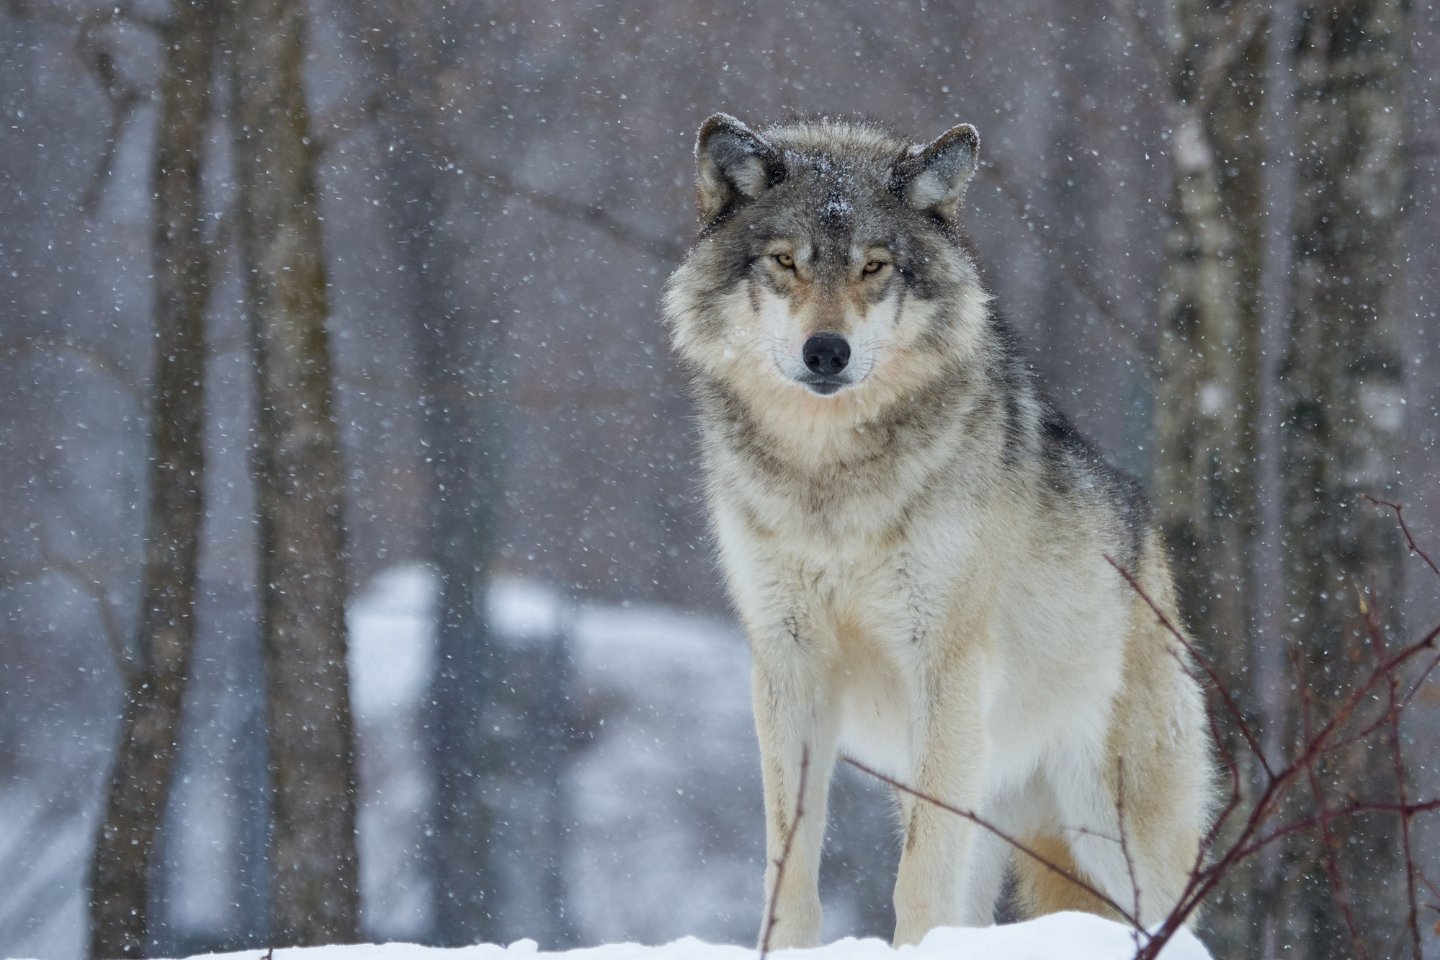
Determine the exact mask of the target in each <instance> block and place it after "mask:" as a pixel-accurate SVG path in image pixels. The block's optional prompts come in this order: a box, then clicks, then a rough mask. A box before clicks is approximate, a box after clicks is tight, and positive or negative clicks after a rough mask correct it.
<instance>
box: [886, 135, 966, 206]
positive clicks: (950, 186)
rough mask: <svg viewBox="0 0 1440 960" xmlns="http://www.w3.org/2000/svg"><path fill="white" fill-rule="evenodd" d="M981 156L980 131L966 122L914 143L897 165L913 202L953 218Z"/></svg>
mask: <svg viewBox="0 0 1440 960" xmlns="http://www.w3.org/2000/svg"><path fill="white" fill-rule="evenodd" d="M979 158H980V134H978V133H976V132H975V128H974V127H972V126H970V124H968V123H962V124H960V125H959V126H958V127H951V128H950V129H949V130H946V131H945V132H944V133H942V134H940V136H938V137H936V138H935V139H934V140H932V141H930V142H929V143H928V144H926V145H925V146H923V147H922V146H914V147H911V148H910V150H909V152H908V153H907V154H906V155H905V156H904V157H903V158H902V159H901V160H900V162H899V163H898V164H896V165H895V177H896V183H897V186H898V187H899V188H900V189H901V191H902V193H903V196H904V197H905V201H906V202H907V203H909V204H910V206H912V207H914V208H915V209H916V210H922V211H925V212H928V213H933V214H935V215H936V216H938V217H940V218H941V219H944V220H950V219H952V218H954V216H955V212H956V211H957V210H959V209H960V201H961V200H963V199H964V198H965V187H966V186H967V185H968V184H969V183H970V178H971V177H973V176H974V175H975V167H976V165H977V164H978V162H979Z"/></svg>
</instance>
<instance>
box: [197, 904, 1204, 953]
mask: <svg viewBox="0 0 1440 960" xmlns="http://www.w3.org/2000/svg"><path fill="white" fill-rule="evenodd" d="M1135 952H1136V942H1135V934H1134V931H1132V930H1131V929H1130V928H1128V927H1125V926H1122V925H1121V924H1118V923H1113V922H1111V921H1109V920H1104V919H1102V918H1100V917H1096V916H1092V915H1091V914H1088V913H1056V914H1051V915H1050V916H1046V917H1040V918H1039V919H1036V920H1030V921H1027V922H1025V923H1013V924H1007V925H1005V926H997V927H986V928H984V929H965V930H962V929H957V928H943V929H939V930H932V931H931V932H930V935H929V936H927V937H926V938H925V941H924V942H923V943H921V944H920V945H919V946H918V947H900V948H899V949H898V950H895V949H892V948H891V947H890V945H889V944H888V943H885V942H884V941H881V940H855V939H849V938H847V939H845V940H839V941H836V942H835V943H832V944H829V945H827V946H823V947H817V948H815V949H813V950H776V951H773V952H772V956H773V957H775V958H776V960H957V958H964V960H1062V958H1063V960H1131V958H1133V957H1134V956H1135ZM755 956H756V952H755V951H754V950H753V949H750V948H748V947H736V946H722V945H717V944H711V943H705V942H704V941H701V940H696V939H694V938H693V937H687V938H685V939H683V940H676V941H675V942H674V943H669V944H666V945H665V946H661V947H647V946H641V945H639V944H634V943H616V944H606V945H604V946H599V947H584V948H581V949H577V950H567V951H563V952H553V953H552V952H549V951H542V950H540V949H539V948H538V947H537V946H536V944H535V941H534V940H520V941H518V942H516V943H512V944H510V946H508V947H500V946H494V945H490V944H483V945H480V946H475V947H460V948H457V949H449V950H442V949H439V948H436V947H419V946H414V945H412V944H405V943H387V944H366V945H359V946H334V947H307V948H304V949H293V950H276V951H275V952H274V960H517V958H520V957H563V958H565V960H754V958H755ZM1160 957H1161V960H1212V958H1211V956H1210V953H1209V952H1208V951H1207V950H1206V949H1205V948H1204V947H1203V946H1201V945H1200V941H1199V940H1196V939H1195V936H1194V935H1193V934H1191V933H1190V932H1189V931H1188V930H1182V931H1180V933H1179V934H1178V935H1177V936H1176V937H1175V938H1174V939H1172V940H1171V941H1170V943H1169V944H1167V945H1166V947H1165V949H1164V950H1162V951H1161V952H1160ZM221 958H225V960H260V955H259V954H258V953H257V952H256V951H247V952H244V953H230V954H212V955H210V956H209V957H207V958H200V957H196V958H193V960H221Z"/></svg>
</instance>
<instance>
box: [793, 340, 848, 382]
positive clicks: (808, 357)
mask: <svg viewBox="0 0 1440 960" xmlns="http://www.w3.org/2000/svg"><path fill="white" fill-rule="evenodd" d="M800 352H801V354H802V355H803V356H804V357H805V366H806V367H808V368H809V369H810V372H812V373H818V374H820V375H821V376H822V377H824V376H834V375H835V374H837V373H839V372H840V371H841V370H844V369H845V365H846V364H847V363H849V362H850V344H848V343H846V342H845V338H844V337H842V336H840V335H839V334H838V333H817V334H815V336H813V337H811V338H810V339H809V340H806V341H805V345H804V346H803V347H801V348H800Z"/></svg>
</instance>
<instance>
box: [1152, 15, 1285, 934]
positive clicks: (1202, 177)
mask: <svg viewBox="0 0 1440 960" xmlns="http://www.w3.org/2000/svg"><path fill="white" fill-rule="evenodd" d="M1243 11H1244V4H1243V3H1242V4H1237V5H1235V6H1234V7H1232V8H1231V9H1230V10H1229V11H1228V15H1229V16H1228V18H1227V16H1226V14H1227V11H1217V10H1216V9H1215V8H1214V7H1213V6H1212V5H1211V4H1210V3H1209V2H1208V0H1176V2H1175V3H1174V4H1173V5H1172V9H1171V13H1172V16H1173V23H1172V25H1171V36H1172V39H1173V47H1172V51H1171V55H1172V58H1173V59H1172V61H1171V62H1170V64H1169V65H1168V70H1169V72H1170V75H1171V76H1170V78H1169V79H1170V82H1171V85H1172V97H1171V99H1170V101H1169V102H1168V103H1167V104H1166V107H1167V115H1168V119H1169V127H1170V147H1171V150H1170V153H1171V162H1172V168H1173V174H1174V186H1173V188H1172V189H1173V193H1172V195H1171V227H1170V234H1169V244H1168V252H1169V265H1168V273H1167V288H1166V297H1165V310H1164V314H1163V317H1162V321H1161V331H1160V350H1159V360H1160V363H1159V376H1158V378H1157V382H1156V392H1157V397H1156V399H1157V403H1156V408H1157V409H1156V418H1155V428H1156V447H1157V450H1158V453H1159V460H1158V463H1157V477H1156V484H1155V489H1156V499H1157V503H1158V510H1157V514H1158V517H1159V519H1160V523H1161V529H1162V531H1163V532H1164V534H1165V537H1166V540H1167V542H1168V544H1169V548H1170V552H1171V556H1172V558H1173V562H1174V569H1175V575H1176V583H1177V586H1178V587H1179V591H1180V596H1181V607H1182V609H1183V610H1184V612H1185V615H1186V619H1187V620H1188V622H1189V624H1190V626H1191V628H1192V629H1193V630H1194V632H1195V634H1196V636H1197V638H1198V640H1199V641H1200V643H1201V644H1202V645H1203V646H1204V648H1205V649H1206V651H1207V652H1208V653H1209V655H1210V656H1211V657H1212V658H1213V659H1214V661H1215V662H1216V664H1217V666H1218V667H1219V669H1220V670H1221V672H1222V674H1223V675H1224V676H1225V677H1226V679H1227V684H1228V685H1230V686H1231V687H1232V689H1244V688H1246V687H1247V686H1248V685H1249V683H1248V681H1249V678H1250V677H1251V676H1252V670H1253V667H1254V663H1253V646H1252V644H1251V628H1250V623H1249V618H1248V614H1249V612H1250V606H1251V592H1250V587H1251V579H1250V573H1251V571H1250V569H1249V567H1248V565H1247V564H1248V560H1247V551H1248V548H1249V546H1250V545H1251V534H1252V530H1253V524H1254V522H1255V519H1256V514H1255V506H1256V504H1255V489H1254V485H1253V483H1252V459H1251V454H1252V450H1253V444H1254V439H1255V435H1256V422H1255V417H1256V413H1257V410H1256V402H1255V401H1256V397H1255V394H1254V390H1253V384H1254V383H1255V380H1256V376H1255V374H1256V372H1257V370H1258V357H1257V355H1256V354H1257V350H1256V346H1257V340H1256V337H1255V336H1254V335H1253V328H1254V327H1255V326H1256V324H1255V323H1254V314H1255V310H1254V307H1255V304H1254V301H1253V300H1252V299H1251V298H1250V297H1249V296H1248V295H1247V281H1249V280H1252V279H1253V276H1254V274H1255V273H1256V272H1257V271H1256V268H1255V264H1254V263H1253V260H1252V257H1253V255H1254V246H1253V243H1251V242H1247V231H1248V230H1249V229H1250V228H1251V224H1250V223H1248V222H1246V221H1244V220H1240V222H1237V217H1243V216H1245V215H1246V214H1247V213H1249V212H1250V205H1248V204H1247V203H1246V202H1245V200H1244V199H1242V196H1243V195H1246V194H1248V195H1249V196H1251V197H1253V192H1252V191H1253V190H1254V186H1253V184H1249V183H1247V182H1245V181H1244V180H1241V179H1238V178H1236V177H1235V175H1234V174H1233V173H1227V172H1226V171H1227V170H1234V168H1235V163H1234V150H1235V144H1236V143H1237V142H1241V141H1243V140H1244V139H1245V136H1246V134H1247V133H1248V132H1249V131H1250V128H1251V127H1252V125H1253V119H1252V118H1251V117H1249V116H1248V115H1247V107H1246V104H1245V100H1244V98H1242V97H1240V96H1237V95H1236V93H1235V91H1234V89H1233V84H1234V81H1235V80H1236V77H1237V76H1243V75H1244V74H1245V73H1246V72H1247V71H1248V70H1250V69H1251V64H1249V63H1248V62H1247V59H1246V53H1247V52H1251V50H1250V48H1251V46H1252V45H1251V41H1250V38H1249V37H1248V36H1244V37H1243V41H1242V42H1243V44H1244V46H1243V47H1242V48H1241V49H1238V50H1237V49H1234V46H1233V41H1231V42H1227V41H1228V40H1229V38H1228V37H1227V36H1226V35H1227V33H1228V32H1230V31H1231V30H1233V31H1234V32H1237V33H1240V34H1242V35H1243V34H1244V33H1245V31H1244V30H1243V29H1239V28H1240V25H1241V24H1242V23H1243V22H1244V21H1243V20H1242V17H1243ZM1224 732H1225V733H1226V735H1227V743H1226V744H1224V748H1225V753H1226V754H1227V755H1228V756H1231V757H1234V758H1236V760H1237V762H1238V764H1239V775H1240V782H1241V788H1242V792H1243V793H1244V794H1245V795H1246V796H1249V795H1252V793H1253V789H1254V785H1255V783H1256V777H1257V774H1258V765H1257V764H1255V763H1254V762H1253V759H1254V758H1252V757H1250V756H1249V754H1248V751H1247V750H1246V748H1245V745H1244V743H1243V741H1242V740H1241V738H1240V737H1239V735H1238V731H1237V730H1235V729H1232V728H1230V727H1228V726H1227V727H1225V728H1224ZM1255 866H1256V865H1255V864H1254V863H1249V864H1246V865H1244V867H1243V868H1242V869H1240V870H1237V871H1235V874H1234V877H1235V880H1236V882H1235V883H1233V884H1230V885H1227V886H1226V887H1225V888H1222V890H1221V891H1220V899H1221V903H1220V905H1218V907H1217V909H1213V910H1211V911H1210V912H1209V915H1208V919H1207V924H1208V926H1209V927H1210V929H1211V931H1212V935H1213V936H1214V937H1215V938H1216V939H1217V940H1218V941H1219V942H1221V943H1236V944H1238V943H1244V942H1246V941H1247V939H1249V938H1253V937H1254V936H1255V933H1256V931H1257V929H1258V925H1259V924H1260V923H1261V922H1262V921H1263V917H1264V915H1265V914H1266V912H1267V911H1268V910H1269V909H1270V905H1269V904H1268V903H1267V902H1266V901H1265V899H1264V896H1263V889H1258V890H1257V885H1256V882H1255V881H1256V877H1255V875H1254V872H1255Z"/></svg>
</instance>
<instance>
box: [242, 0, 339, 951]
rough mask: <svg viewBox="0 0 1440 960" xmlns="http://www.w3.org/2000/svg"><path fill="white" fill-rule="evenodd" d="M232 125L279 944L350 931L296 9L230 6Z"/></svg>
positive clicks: (257, 0) (309, 181)
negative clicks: (252, 395)
mask: <svg viewBox="0 0 1440 960" xmlns="http://www.w3.org/2000/svg"><path fill="white" fill-rule="evenodd" d="M235 26H236V32H237V42H236V44H235V52H234V61H233V63H234V104H233V108H232V113H233V116H232V121H233V124H234V130H235V139H236V173H237V177H236V179H237V185H238V188H239V194H238V207H239V210H240V239H241V262H242V266H243V269H244V273H245V280H246V294H247V301H248V309H249V312H250V319H251V341H252V348H253V353H254V362H255V368H256V373H257V384H258V389H257V394H258V397H259V404H260V410H259V430H258V432H257V442H256V448H257V449H256V458H255V460H256V473H257V478H258V483H259V490H258V504H259V514H260V517H259V520H260V548H261V559H260V570H261V610H262V627H261V629H262V636H263V640H262V646H263V649H264V655H265V662H266V685H267V689H268V693H269V696H268V700H269V742H270V775H271V803H272V809H271V813H272V817H273V826H272V830H271V838H270V855H271V867H272V869H273V871H274V876H273V880H272V883H271V902H272V920H273V925H274V936H275V939H276V945H280V944H285V945H294V946H300V945H309V944H317V943H333V942H336V941H351V940H354V939H355V938H356V936H357V934H358V925H359V885H358V863H357V861H358V854H357V849H356V835H355V808H356V787H355V773H354V746H353V743H354V735H353V730H352V724H351V719H350V699H349V684H348V679H347V672H346V632H345V598H346V582H345V563H344V556H345V535H344V527H343V516H342V504H343V498H344V489H345V475H344V471H343V469H342V465H341V457H340V436H339V429H338V427H337V425H336V422H335V416H334V393H333V384H332V380H333V377H332V373H331V360H330V347H329V341H328V336H327V332H326V320H327V316H328V311H329V307H328V303H327V299H326V292H325V266H324V261H323V258H322V242H321V240H322V237H321V229H320V220H319V210H318V206H319V196H318V194H317V191H316V183H315V157H314V147H313V144H312V141H311V139H310V133H309V117H308V113H307V111H306V107H305V95H304V88H303V84H302V76H301V69H302V66H303V63H304V52H305V27H306V24H305V13H304V8H303V6H302V5H301V4H300V3H299V2H297V0H245V2H241V3H239V4H238V5H237V8H236V23H235Z"/></svg>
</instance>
